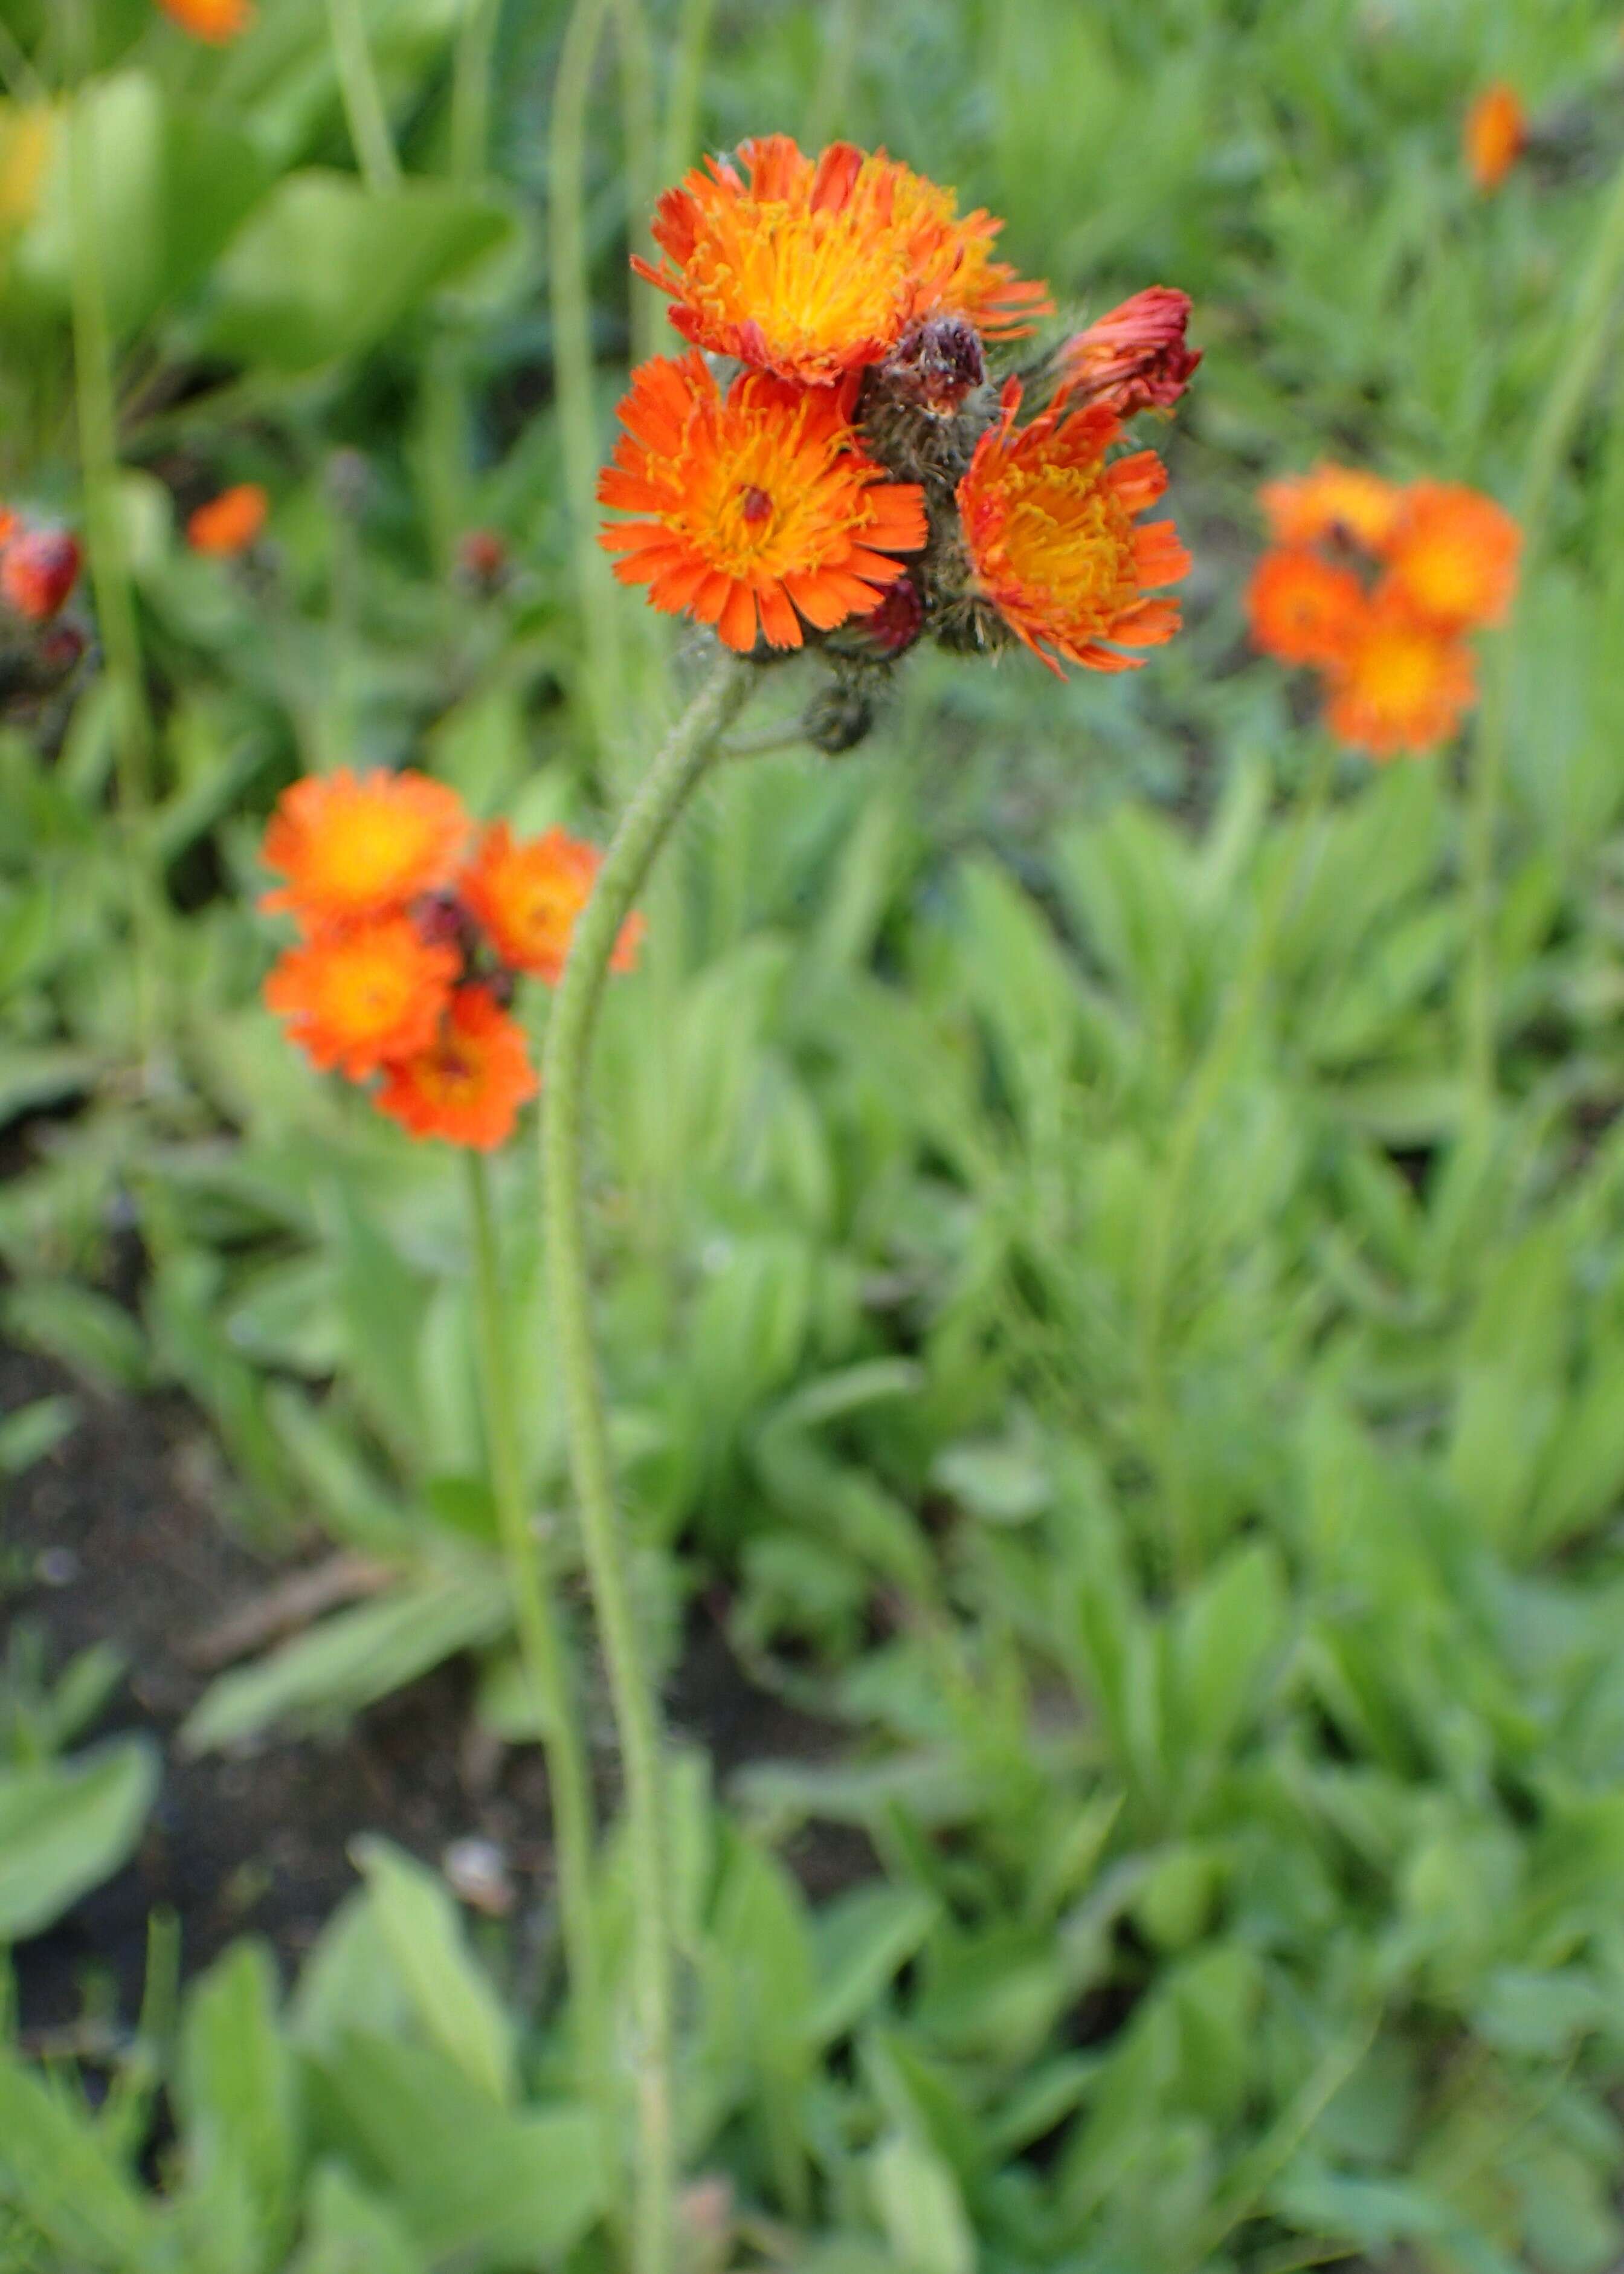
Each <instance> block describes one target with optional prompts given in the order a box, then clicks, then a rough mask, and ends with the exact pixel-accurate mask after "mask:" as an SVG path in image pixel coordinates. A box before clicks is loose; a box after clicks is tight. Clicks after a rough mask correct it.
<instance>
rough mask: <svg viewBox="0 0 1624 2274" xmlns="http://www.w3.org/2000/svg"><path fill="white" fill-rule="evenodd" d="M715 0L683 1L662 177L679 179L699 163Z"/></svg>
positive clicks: (667, 108)
mask: <svg viewBox="0 0 1624 2274" xmlns="http://www.w3.org/2000/svg"><path fill="white" fill-rule="evenodd" d="M715 13H716V0H682V20H681V24H680V28H679V30H678V33H677V51H676V56H675V57H674V59H673V63H672V66H671V77H670V83H669V92H668V93H667V94H666V97H665V139H664V141H663V143H662V144H661V152H662V155H661V159H660V179H661V180H662V181H665V182H675V181H680V179H681V177H682V176H683V175H684V174H685V173H687V171H688V168H689V167H690V166H692V165H695V164H696V163H697V162H698V158H699V153H698V151H697V149H696V148H695V143H696V142H697V141H698V139H699V107H700V97H701V94H702V93H703V87H704V76H705V57H706V56H707V54H708V53H709V52H710V47H711V18H712V17H713V16H714V14H715Z"/></svg>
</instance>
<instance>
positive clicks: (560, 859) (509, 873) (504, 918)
mask: <svg viewBox="0 0 1624 2274" xmlns="http://www.w3.org/2000/svg"><path fill="white" fill-rule="evenodd" d="M598 866H599V856H598V852H597V851H596V849H595V848H594V847H592V846H590V845H583V843H582V842H581V840H579V839H578V838H575V837H570V836H568V835H567V834H566V833H565V832H564V831H563V830H561V829H549V830H548V831H546V832H545V835H543V836H540V837H535V838H531V839H530V840H528V842H521V841H520V840H517V839H515V836H514V834H513V832H512V831H511V830H510V829H509V828H508V824H507V823H506V822H505V821H499V822H496V823H495V824H493V825H492V827H491V828H489V829H487V830H486V831H485V834H484V836H483V837H482V838H481V839H480V840H479V847H478V850H477V853H476V854H475V855H474V858H473V860H472V861H471V862H470V863H469V866H468V867H467V868H466V869H465V870H463V871H462V878H461V883H460V891H461V893H462V900H463V903H464V905H465V906H466V907H468V908H469V909H470V912H471V913H472V915H474V917H475V918H476V919H477V922H478V923H479V924H480V925H481V926H482V927H483V929H484V931H485V937H487V938H488V939H489V941H490V943H491V945H492V947H493V948H494V949H495V951H496V953H497V956H498V958H499V959H500V961H501V962H502V963H504V964H506V965H507V966H508V969H509V970H512V971H530V972H534V973H535V974H536V975H537V976H538V978H541V979H545V981H546V983H547V984H548V985H549V986H550V987H556V986H557V984H558V983H559V981H560V979H561V978H562V977H563V975H564V961H565V958H566V957H567V956H568V953H569V943H570V939H571V937H572V936H573V934H574V931H575V919H576V917H577V916H579V915H580V914H581V911H582V909H583V907H585V906H586V904H587V902H588V900H590V898H591V895H592V886H593V884H594V882H595V881H596V879H597V876H598ZM642 937H643V919H642V918H641V917H640V916H634V917H633V918H632V919H631V920H630V922H628V923H627V924H626V925H625V926H624V928H623V929H622V930H621V933H620V939H619V941H618V942H617V943H616V946H615V951H614V958H613V962H612V963H611V965H610V967H609V968H610V969H611V970H612V971H629V970H631V968H633V966H634V965H635V962H636V960H637V947H638V944H639V942H640V941H641V939H642Z"/></svg>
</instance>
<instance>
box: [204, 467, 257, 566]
mask: <svg viewBox="0 0 1624 2274" xmlns="http://www.w3.org/2000/svg"><path fill="white" fill-rule="evenodd" d="M270 509H271V501H270V499H269V498H268V497H267V494H266V493H265V491H264V490H263V489H261V488H260V486H259V483H258V482H238V483H237V485H236V486H235V487H234V488H231V489H229V490H222V492H221V493H220V495H219V496H218V497H216V498H211V499H210V500H209V501H208V503H207V505H200V506H199V508H198V509H197V511H196V512H195V513H194V514H193V515H192V517H191V519H190V520H189V521H188V522H187V523H186V542H187V544H188V545H189V546H191V547H192V551H193V552H194V553H212V554H214V555H217V556H219V557H221V558H228V557H229V555H230V554H232V553H246V552H247V550H248V548H249V546H251V545H252V544H253V543H254V541H255V540H256V538H258V537H259V533H260V531H262V530H263V529H264V527H265V524H266V520H267V516H268V515H269V513H270Z"/></svg>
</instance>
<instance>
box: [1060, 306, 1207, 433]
mask: <svg viewBox="0 0 1624 2274" xmlns="http://www.w3.org/2000/svg"><path fill="white" fill-rule="evenodd" d="M1189 321H1190V295H1189V294H1188V293H1187V292H1176V291H1174V290H1173V289H1172V288H1171V286H1169V285H1166V284H1152V285H1151V286H1149V287H1148V289H1147V290H1145V291H1143V292H1136V293H1135V294H1134V295H1133V297H1132V299H1131V300H1124V302H1123V303H1122V305H1121V306H1120V307H1116V308H1113V309H1111V310H1110V311H1109V313H1108V314H1106V315H1103V316H1101V317H1100V319H1099V320H1098V321H1097V322H1095V323H1092V324H1090V325H1089V327H1088V328H1087V330H1086V332H1079V333H1078V335H1076V337H1075V338H1074V339H1071V340H1068V341H1067V342H1066V344H1065V345H1064V348H1062V350H1060V371H1061V376H1062V379H1063V380H1064V383H1065V385H1066V387H1067V388H1068V390H1069V392H1070V393H1071V397H1072V399H1073V401H1075V402H1079V403H1108V404H1109V406H1110V408H1111V409H1112V410H1114V411H1115V412H1116V416H1117V417H1118V418H1132V417H1133V415H1134V413H1135V411H1138V410H1171V408H1172V406H1173V405H1174V403H1177V401H1178V398H1179V396H1180V395H1182V394H1183V393H1184V389H1185V388H1187V387H1188V386H1189V384H1190V381H1191V379H1192V376H1193V374H1194V372H1195V368H1196V365H1198V364H1199V362H1200V360H1201V350H1200V349H1199V348H1190V347H1186V346H1185V344H1184V332H1185V329H1186V328H1187V326H1188V324H1189Z"/></svg>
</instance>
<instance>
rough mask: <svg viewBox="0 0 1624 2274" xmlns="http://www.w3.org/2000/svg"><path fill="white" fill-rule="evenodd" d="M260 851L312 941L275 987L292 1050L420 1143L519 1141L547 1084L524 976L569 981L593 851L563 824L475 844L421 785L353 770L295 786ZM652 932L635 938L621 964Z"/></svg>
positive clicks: (451, 796)
mask: <svg viewBox="0 0 1624 2274" xmlns="http://www.w3.org/2000/svg"><path fill="white" fill-rule="evenodd" d="M262 857H263V859H264V862H265V865H266V867H267V869H269V870H272V871H273V872H274V874H276V875H277V876H279V877H282V880H283V881H282V885H281V886H280V887H279V888H278V890H276V891H275V892H272V893H270V894H268V895H267V899H266V900H265V903H264V905H265V906H266V907H270V908H275V909H285V910H287V911H288V912H289V914H291V915H293V917H294V918H295V920H296V921H297V924H298V926H299V930H300V933H301V937H300V940H299V942H298V944H297V945H296V946H293V947H290V948H289V949H287V950H286V951H285V952H284V953H283V954H282V956H281V958H280V959H279V960H278V961H277V963H276V966H275V968H274V970H273V971H272V972H271V975H270V976H269V978H268V979H267V982H266V986H265V999H266V1001H267V1004H268V1005H269V1006H270V1008H271V1009H272V1010H273V1011H274V1013H276V1015H277V1016H278V1018H280V1019H281V1020H282V1021H283V1022H284V1024H285V1026H286V1028H287V1029H288V1032H289V1035H291V1037H292V1039H293V1040H294V1041H295V1042H296V1043H298V1045H299V1047H300V1048H301V1049H302V1050H305V1053H306V1054H307V1056H308V1057H309V1058H311V1059H312V1061H313V1062H314V1063H315V1064H316V1065H319V1066H322V1067H326V1068H328V1069H331V1070H332V1071H334V1072H336V1073H342V1074H343V1075H344V1076H345V1077H346V1079H347V1080H349V1081H356V1082H364V1081H369V1080H371V1078H372V1076H374V1075H377V1076H379V1077H380V1081H379V1086H378V1088H376V1089H375V1090H374V1091H373V1092H372V1102H373V1103H374V1104H375V1105H376V1106H377V1108H378V1110H379V1111H380V1113H384V1114H387V1116H388V1117H389V1118H390V1119H391V1120H393V1121H398V1122H399V1123H400V1124H401V1125H402V1127H404V1128H406V1129H407V1130H409V1131H410V1133H411V1134H412V1135H413V1136H414V1137H439V1138H443V1139H444V1140H445V1141H447V1143H448V1144H453V1145H463V1146H468V1147H470V1148H474V1149H475V1150H477V1151H481V1152H488V1151H490V1150H492V1149H493V1148H495V1147H497V1146H499V1145H502V1144H505V1143H506V1142H507V1141H508V1138H509V1137H510V1136H511V1135H512V1133H513V1129H514V1125H515V1120H516V1119H517V1117H518V1111H519V1108H520V1107H521V1105H523V1103H524V1102H525V1100H526V1099H527V1098H529V1097H532V1096H534V1095H535V1093H536V1088H537V1082H536V1075H535V1073H534V1070H533V1069H532V1067H531V1065H530V1055H529V1051H528V1050H527V1048H526V1044H525V1038H524V1030H523V1028H522V1027H521V1026H520V1025H519V1023H518V1021H517V1020H515V1018H513V1017H512V1015H511V1014H510V1013H509V1011H508V1004H509V1002H510V1001H511V999H512V997H513V991H514V984H515V979H516V978H517V976H518V975H520V974H521V973H534V974H535V975H538V977H540V978H542V979H544V980H545V981H546V982H547V983H548V984H549V985H553V984H556V983H557V981H558V980H559V978H560V975H562V972H563V968H564V960H565V957H566V955H567V954H568V950H569V942H570V937H571V934H572V932H573V931H574V929H575V919H576V918H577V917H578V916H579V915H580V913H581V911H582V909H583V907H585V906H586V903H587V900H589V898H590V895H591V891H592V885H593V881H594V879H595V877H596V876H597V873H598V855H597V854H596V853H595V852H594V851H593V850H592V848H591V847H590V846H588V845H583V844H581V843H579V842H578V841H577V840H575V839H574V838H571V837H568V836H566V834H565V833H564V832H563V831H562V830H561V829H550V830H548V831H547V832H545V834H544V835H543V836H541V837H538V838H535V839H532V840H529V841H521V840H515V837H514V836H513V833H512V832H511V831H510V830H509V829H508V825H507V824H506V822H497V823H496V824H494V825H492V827H490V828H488V829H485V830H483V831H476V829H475V826H474V825H473V823H472V821H471V820H470V817H469V816H468V814H467V813H466V812H465V811H464V809H463V807H462V802H461V800H460V799H459V798H457V797H456V795H455V793H454V792H452V791H451V790H449V789H447V788H446V787H444V786H443V785H442V784H440V783H439V782H433V781H430V780H429V779H427V778H426V777H425V775H423V774H417V773H395V774H390V773H384V772H374V773H370V774H367V775H365V776H361V777H357V776H356V775H355V774H353V773H350V772H348V771H341V772H337V773H335V774H329V775H324V776H316V775H312V776H308V777H307V778H306V779H304V780H302V781H297V782H295V783H294V785H293V787H291V788H290V789H289V790H286V791H284V793H283V794H282V798H281V799H280V800H279V802H278V803H277V807H276V810H275V812H274V814H273V815H272V817H271V820H270V823H269V825H268V826H267V830H266V832H265V843H264V847H263V848H262ZM639 929H640V928H639V925H638V922H637V921H636V920H634V922H633V923H632V924H628V927H627V929H626V931H625V932H624V934H623V935H622V937H621V939H620V945H619V947H618V949H617V952H616V956H615V963H614V968H616V969H617V970H626V969H628V968H630V966H631V964H632V962H633V961H634V960H635V953H636V947H637V942H638V937H639Z"/></svg>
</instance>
